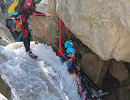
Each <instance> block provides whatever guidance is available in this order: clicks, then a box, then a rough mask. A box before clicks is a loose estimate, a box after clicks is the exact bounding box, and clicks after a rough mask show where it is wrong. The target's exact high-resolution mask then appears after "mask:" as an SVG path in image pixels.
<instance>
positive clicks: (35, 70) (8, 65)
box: [0, 44, 80, 100]
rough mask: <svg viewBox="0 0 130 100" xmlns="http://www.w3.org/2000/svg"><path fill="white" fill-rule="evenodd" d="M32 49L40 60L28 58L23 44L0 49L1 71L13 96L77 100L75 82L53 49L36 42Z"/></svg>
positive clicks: (34, 99) (28, 99)
mask: <svg viewBox="0 0 130 100" xmlns="http://www.w3.org/2000/svg"><path fill="white" fill-rule="evenodd" d="M31 49H32V52H33V53H34V54H36V55H38V57H39V59H40V60H34V59H32V58H30V57H29V56H28V55H27V53H26V52H25V49H24V47H19V48H18V49H15V50H9V49H6V48H5V50H3V51H2V53H3V54H4V55H5V59H6V61H5V62H3V63H2V64H1V65H0V72H1V73H2V78H4V80H5V81H6V82H7V83H8V84H9V86H10V87H11V91H12V97H13V99H14V100H80V96H79V95H78V93H77V91H78V87H77V84H76V81H75V80H74V79H73V78H72V75H70V74H69V73H68V71H67V66H66V64H62V63H61V61H60V58H59V57H58V56H56V54H55V52H54V51H53V50H52V48H51V47H50V46H47V45H44V44H37V45H34V46H33V47H32V48H31Z"/></svg>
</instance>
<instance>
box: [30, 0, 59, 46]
mask: <svg viewBox="0 0 130 100" xmlns="http://www.w3.org/2000/svg"><path fill="white" fill-rule="evenodd" d="M54 1H55V0H51V1H48V2H47V1H44V0H42V1H41V2H40V4H39V5H38V7H37V11H40V12H44V13H50V14H52V15H56V2H54ZM52 2H53V3H52ZM35 18H36V20H37V21H38V23H39V24H40V25H41V27H42V29H41V27H40V26H39V25H38V24H37V22H36V21H35V20H34V19H33V21H32V27H33V37H34V40H35V41H36V42H40V43H47V44H48V45H52V43H51V41H50V40H49V39H48V36H49V37H50V39H51V40H52V41H53V42H54V43H55V42H57V41H58V38H57V36H58V17H57V16H48V17H45V16H35ZM36 26H37V27H36ZM43 30H44V31H43ZM47 35H48V36H47ZM52 46H54V45H52Z"/></svg>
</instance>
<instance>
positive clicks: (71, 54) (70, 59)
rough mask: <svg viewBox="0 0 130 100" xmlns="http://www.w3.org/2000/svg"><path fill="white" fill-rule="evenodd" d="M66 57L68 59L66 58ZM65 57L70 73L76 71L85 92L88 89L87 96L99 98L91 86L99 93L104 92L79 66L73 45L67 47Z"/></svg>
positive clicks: (63, 59)
mask: <svg viewBox="0 0 130 100" xmlns="http://www.w3.org/2000/svg"><path fill="white" fill-rule="evenodd" d="M65 57H66V58H67V59H65ZM65 57H63V58H62V62H63V63H66V65H67V67H68V71H69V73H70V74H74V73H76V75H77V77H78V79H79V82H80V85H81V88H82V91H83V92H84V91H86V96H87V97H89V98H90V99H92V100H97V97H96V96H95V95H94V94H93V92H92V90H91V88H93V89H94V90H96V91H97V92H98V93H99V94H102V93H103V92H102V90H100V89H99V88H98V86H97V85H96V84H95V83H94V82H93V81H92V79H91V78H90V77H89V76H88V75H86V74H85V73H84V72H83V70H82V69H81V68H80V67H79V64H78V65H77V62H76V60H75V59H76V51H75V49H74V48H72V46H70V47H68V48H67V49H66V55H65ZM74 71H75V72H74Z"/></svg>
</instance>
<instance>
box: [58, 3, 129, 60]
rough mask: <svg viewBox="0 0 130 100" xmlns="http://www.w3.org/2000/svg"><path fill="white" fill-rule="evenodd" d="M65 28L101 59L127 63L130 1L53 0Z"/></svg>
mask: <svg viewBox="0 0 130 100" xmlns="http://www.w3.org/2000/svg"><path fill="white" fill-rule="evenodd" d="M56 4H57V5H56V11H57V13H58V15H59V17H60V18H61V19H62V20H63V22H64V23H65V24H66V26H67V27H68V28H69V29H70V30H71V31H72V32H73V33H74V34H75V35H76V36H77V38H79V39H80V40H81V41H82V42H83V43H84V44H85V45H86V46H88V47H89V48H90V49H91V50H92V51H93V52H94V53H96V54H97V55H98V56H99V57H100V58H101V59H103V60H109V59H111V58H115V59H116V60H118V61H119V60H122V61H126V62H130V46H128V44H130V14H129V9H130V6H129V5H130V1H129V0H123V1H122V0H106V1H104V0H67V1H66V0H56Z"/></svg>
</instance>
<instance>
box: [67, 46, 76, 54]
mask: <svg viewBox="0 0 130 100" xmlns="http://www.w3.org/2000/svg"><path fill="white" fill-rule="evenodd" d="M66 53H76V51H75V49H74V48H71V47H69V48H67V50H66Z"/></svg>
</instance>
